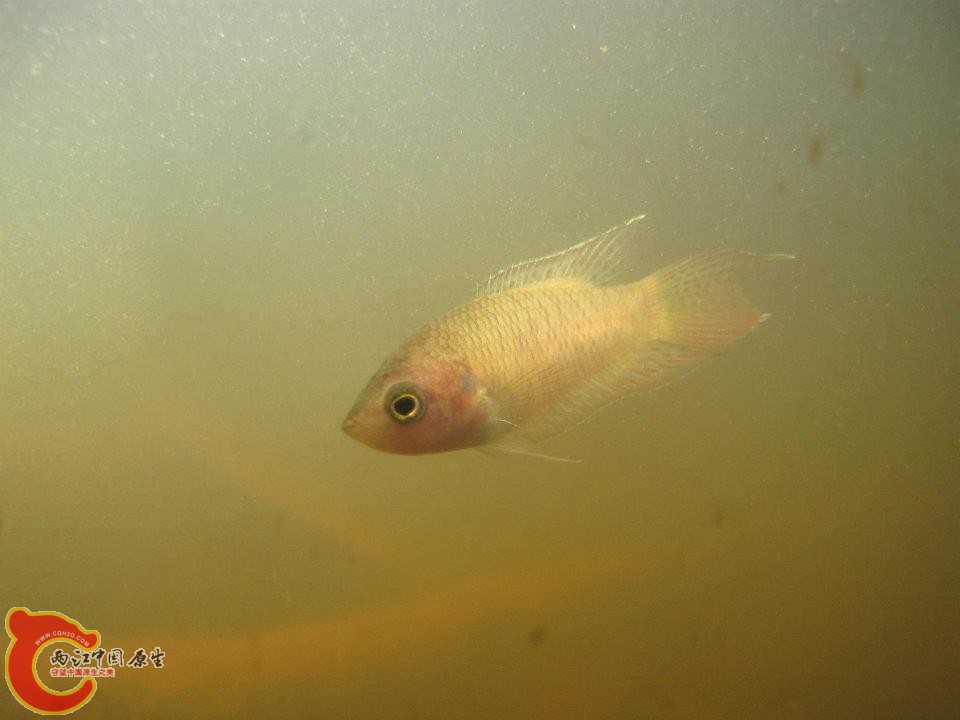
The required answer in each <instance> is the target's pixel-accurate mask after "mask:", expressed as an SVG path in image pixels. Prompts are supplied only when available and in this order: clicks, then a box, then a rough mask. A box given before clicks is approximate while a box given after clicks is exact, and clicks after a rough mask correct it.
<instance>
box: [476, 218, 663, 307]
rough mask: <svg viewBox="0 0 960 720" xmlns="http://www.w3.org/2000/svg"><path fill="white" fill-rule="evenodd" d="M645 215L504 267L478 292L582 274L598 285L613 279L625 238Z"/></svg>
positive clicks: (575, 276)
mask: <svg viewBox="0 0 960 720" xmlns="http://www.w3.org/2000/svg"><path fill="white" fill-rule="evenodd" d="M645 217H646V215H637V216H636V217H634V218H630V219H629V220H627V221H626V222H625V223H622V224H620V225H617V226H616V227H612V228H610V229H609V230H607V231H606V232H605V233H601V234H600V235H597V236H596V237H594V238H590V239H589V240H584V241H583V242H580V243H577V244H576V245H574V246H573V247H571V248H567V249H566V250H561V251H560V252H556V253H553V254H552V255H544V256H543V257H539V258H536V259H534V260H527V261H525V262H519V263H515V264H514V265H511V266H510V267H508V268H504V269H503V270H501V271H500V272H497V273H494V274H493V275H491V276H490V277H489V278H487V280H486V282H483V283H481V284H480V286H479V287H478V288H477V296H480V295H495V294H496V293H500V292H503V291H504V290H509V289H510V288H515V287H520V286H521V285H529V284H530V283H536V282H542V281H543V280H550V279H553V278H580V279H582V280H586V281H588V282H591V283H593V284H594V285H604V284H606V283H609V282H610V281H612V280H613V278H614V276H615V275H616V271H617V267H618V266H619V264H620V261H621V260H622V259H623V252H624V246H625V241H627V240H629V239H630V238H632V237H633V234H634V232H635V230H636V227H637V226H636V225H635V223H636V222H637V221H639V220H642V219H643V218H645Z"/></svg>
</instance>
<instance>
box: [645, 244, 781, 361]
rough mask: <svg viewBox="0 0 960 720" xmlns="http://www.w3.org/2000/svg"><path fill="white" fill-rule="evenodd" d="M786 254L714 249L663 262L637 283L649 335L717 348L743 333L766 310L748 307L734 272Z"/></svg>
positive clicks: (697, 345) (753, 324)
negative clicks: (662, 264) (653, 271)
mask: <svg viewBox="0 0 960 720" xmlns="http://www.w3.org/2000/svg"><path fill="white" fill-rule="evenodd" d="M790 257H791V256H790V255H753V254H752V253H747V252H740V251H738V250H715V251H711V252H705V253H701V254H699V255H693V256H691V257H688V258H684V259H683V260H678V261H677V262H675V263H672V264H670V265H667V266H666V267H665V268H662V269H661V270H658V271H657V272H655V273H653V274H652V275H648V276H647V277H645V278H644V279H643V280H640V281H638V282H637V283H636V286H637V287H638V288H639V290H640V292H641V294H642V296H643V302H644V308H645V317H646V325H647V333H648V335H649V337H650V338H651V339H655V340H661V341H664V342H669V343H673V344H675V345H680V346H684V347H688V348H703V349H705V350H706V349H709V348H716V347H721V346H723V345H728V344H730V343H732V342H733V341H735V340H736V339H738V338H740V337H742V336H744V335H746V334H747V333H748V332H750V330H752V329H753V328H755V327H756V326H757V325H758V324H760V323H761V322H762V321H763V320H765V319H766V318H767V315H765V314H763V313H761V312H760V311H759V310H757V308H755V307H754V306H753V304H752V303H751V302H750V300H749V299H747V296H746V295H745V294H744V292H743V290H742V289H741V288H740V286H739V285H738V284H737V281H736V278H735V277H734V272H735V271H736V270H739V269H742V268H745V267H748V266H750V265H753V264H755V263H757V262H759V261H764V260H780V259H789V258H790Z"/></svg>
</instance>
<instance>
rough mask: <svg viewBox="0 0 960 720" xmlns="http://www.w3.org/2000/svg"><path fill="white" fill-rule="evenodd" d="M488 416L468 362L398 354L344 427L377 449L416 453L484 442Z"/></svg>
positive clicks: (368, 388)
mask: <svg viewBox="0 0 960 720" xmlns="http://www.w3.org/2000/svg"><path fill="white" fill-rule="evenodd" d="M487 415H488V411H487V401H486V393H485V392H483V390H482V389H480V388H479V387H478V386H477V382H476V379H475V377H474V374H473V372H472V371H471V369H470V367H469V365H468V364H467V363H465V362H462V361H451V360H429V359H426V358H417V357H409V356H403V355H401V356H400V357H397V358H395V359H391V360H388V361H387V362H386V363H384V365H383V367H382V368H381V369H380V371H379V372H377V374H376V375H374V376H373V378H371V380H370V382H369V383H368V384H367V386H366V388H364V390H363V392H361V393H360V396H359V397H358V398H357V401H356V403H354V405H353V408H352V409H351V410H350V412H349V413H348V414H347V417H346V419H345V420H344V421H343V431H344V432H345V433H346V434H347V435H349V436H350V437H352V438H354V439H355V440H359V441H360V442H362V443H364V444H365V445H369V446H370V447H372V448H375V449H377V450H382V451H384V452H392V453H400V454H403V455H420V454H423V453H434V452H444V451H446V450H458V449H461V448H466V447H473V446H476V445H481V444H483V443H484V442H485V441H486V439H487V427H488V422H487Z"/></svg>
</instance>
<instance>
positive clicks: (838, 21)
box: [0, 0, 960, 719]
mask: <svg viewBox="0 0 960 720" xmlns="http://www.w3.org/2000/svg"><path fill="white" fill-rule="evenodd" d="M958 78H960V7H958V5H957V3H956V2H921V3H868V2H865V1H863V0H853V1H851V2H844V3H833V2H810V3H794V2H785V1H784V2H760V1H756V2H735V3H713V2H690V3H685V2H681V3H675V2H645V3H628V2H621V3H617V2H611V3H596V2H584V3H580V2H568V3H559V2H558V3H546V2H544V3H509V2H493V3H480V2H471V3H454V2H449V3H446V2H436V3H406V2H401V3H398V4H390V5H387V4H386V3H352V2H337V3H300V4H297V3H280V2H277V3H243V4H237V5H234V4H231V3H225V2H224V3H198V4H174V3H161V2H146V3H126V2H113V3H111V2H105V3H101V2H98V3H93V2H74V3H27V2H23V3H20V2H7V3H3V4H0V611H2V612H4V613H5V612H6V610H7V609H8V608H10V607H13V606H20V605H22V606H26V607H29V608H31V609H33V610H57V611H59V612H62V613H64V614H66V615H68V616H70V617H72V618H74V619H76V620H78V621H79V622H80V623H81V624H83V625H84V626H86V627H87V628H92V629H96V630H98V631H100V632H101V634H102V636H103V641H104V645H105V646H108V647H111V646H120V647H122V648H124V649H126V650H127V651H132V650H134V649H135V648H136V647H138V646H145V647H146V648H147V649H148V650H149V649H150V648H152V647H153V646H155V645H159V646H160V647H161V648H162V649H164V650H165V651H166V652H167V658H166V660H167V667H165V668H164V669H162V670H157V669H144V670H141V671H135V670H132V669H127V670H124V671H122V672H121V673H120V677H118V678H116V679H114V680H104V681H101V683H100V687H99V690H98V693H97V696H96V697H95V698H94V699H93V700H92V701H91V703H90V704H89V705H88V706H87V707H85V708H82V709H81V710H80V711H79V712H78V715H77V717H90V718H114V717H115V718H131V717H143V718H167V717H171V716H173V715H176V716H177V717H195V718H220V717H223V718H227V717H230V718H233V717H298V716H310V717H323V718H361V719H364V718H371V719H373V718H404V719H406V718H494V717H496V718H518V719H519V718H542V717H550V718H583V717H603V718H638V717H650V718H825V717H832V718H867V717H869V718H950V717H956V714H957V712H958V710H957V708H958V707H960V680H958V678H960V563H958V557H960V518H958V514H960V512H958V507H960V422H958V420H960V417H958V416H960V411H958V407H960V392H958V380H957V378H958V363H957V357H958V344H960V343H958V340H960V321H958V312H957V308H958V301H960V292H958V289H957V287H958V285H957V270H958V262H957V258H958V257H960V202H958V198H960V120H958V119H960V82H958ZM641 212H644V213H647V216H648V219H647V220H646V221H645V223H646V224H645V230H644V234H643V237H642V239H641V241H640V243H639V246H638V250H637V262H636V274H637V276H639V275H641V274H643V273H645V272H648V271H651V270H654V269H656V268H657V267H659V266H661V265H663V264H666V263H667V262H670V261H671V260H674V259H677V258H679V257H682V256H684V255H686V254H689V253H692V252H697V251H701V250H706V249H712V248H716V247H722V246H729V247H736V248H740V249H744V250H749V251H753V252H760V253H765V252H787V253H792V254H795V255H797V256H798V260H797V261H796V262H794V263H792V264H790V265H783V266H779V265H778V266H776V267H772V266H771V267H763V268H761V269H760V272H757V273H755V274H753V275H752V276H750V277H749V278H747V280H746V283H747V285H748V287H749V289H750V293H751V295H752V297H753V298H755V300H756V302H757V304H758V305H759V306H760V307H761V308H762V309H764V310H765V311H769V312H771V313H772V314H773V315H772V318H771V319H770V321H769V322H767V323H765V324H764V325H763V326H762V327H760V328H759V329H758V330H757V331H755V332H754V333H752V334H751V335H750V336H749V337H748V338H746V339H745V340H744V341H742V342H740V343H738V344H737V345H736V346H735V347H734V348H732V350H731V351H730V352H729V353H727V354H725V355H724V356H723V357H721V358H719V359H717V360H715V361H713V362H711V363H709V364H707V365H706V366H704V367H702V368H700V369H699V370H698V371H696V372H694V373H692V374H691V375H689V376H688V377H686V378H684V379H683V380H681V381H678V382H676V383H674V384H672V385H670V386H668V387H667V388H665V389H663V390H659V391H657V392H654V393H650V394H646V395H642V396H639V397H636V398H632V399H629V400H627V401H625V402H622V403H619V404H618V405H616V406H614V407H612V408H609V409H607V410H606V411H604V412H603V413H601V414H600V415H598V416H596V417H595V418H593V419H591V420H590V421H589V422H588V423H587V424H585V425H584V426H581V427H578V428H576V429H575V430H573V431H572V432H570V433H568V434H567V435H565V436H563V437H562V438H560V439H558V440H557V441H555V442H553V443H548V444H547V445H546V446H544V447H543V448H541V449H542V450H543V451H544V452H549V453H553V454H559V455H564V456H567V457H575V458H579V459H581V460H582V461H583V462H581V463H579V464H572V465H571V464H560V463H551V462H544V461H537V460H532V459H491V458H488V457H485V456H484V455H481V454H480V453H477V452H473V451H469V452H458V453H451V454H446V455H440V456H434V457H421V458H404V457H394V456H388V455H383V454H378V453H375V452H374V451H371V450H369V449H367V448H365V447H363V446H361V445H359V444H357V443H355V442H352V441H351V440H349V439H348V438H347V437H346V436H344V435H343V434H341V433H340V431H339V423H340V420H341V419H342V417H343V415H344V413H345V412H346V410H347V409H348V408H349V406H350V404H351V403H352V401H353V399H354V397H355V395H356V393H357V392H358V391H359V390H360V388H361V387H362V385H363V384H364V383H365V382H366V380H367V378H368V377H369V375H370V374H371V373H372V372H373V371H374V370H375V369H376V367H377V366H378V364H379V363H380V362H381V360H382V359H383V358H384V357H385V355H386V354H387V353H388V352H389V351H391V350H392V349H393V348H394V347H395V346H396V345H397V344H398V343H399V342H400V341H401V340H402V339H404V338H405V337H406V336H407V335H408V334H409V333H411V332H412V331H414V330H415V329H416V328H417V327H418V326H419V325H420V324H422V323H423V322H426V321H427V320H429V319H431V318H432V317H434V316H435V315H437V314H439V313H441V312H443V311H445V310H447V309H449V308H450V307H451V306H453V305H455V304H457V303H460V302H462V301H464V300H465V299H467V298H469V296H470V294H471V292H472V290H473V287H474V285H475V284H476V283H477V282H478V281H480V280H482V279H483V278H485V277H486V275H487V274H488V273H490V272H492V271H494V270H496V269H498V268H500V267H502V266H504V265H506V264H509V263H512V262H515V261H518V260H523V259H526V258H528V257H533V256H537V255H541V254H544V253H546V252H552V251H554V250H559V249H562V248H564V247H567V246H568V245H570V244H572V243H574V242H576V241H579V240H581V239H583V238H585V237H588V236H590V235H592V234H594V233H596V232H599V231H602V230H604V229H606V228H607V227H610V226H612V225H614V224H616V223H618V222H621V221H622V220H624V219H626V218H628V217H631V216H633V215H636V214H638V213H641ZM64 647H65V648H67V646H64ZM67 649H68V650H69V648H67ZM47 665H48V663H47V664H45V660H43V659H42V660H41V663H40V666H39V667H40V669H41V673H42V672H43V670H44V668H45V667H46V666H47ZM51 684H53V683H52V682H51ZM69 686H70V684H69V683H67V684H65V685H61V687H69ZM30 716H31V715H30V713H28V712H27V711H26V710H25V709H23V708H21V707H20V706H19V705H18V704H17V703H16V702H15V701H14V699H13V697H12V696H10V695H9V694H8V693H6V691H5V690H4V691H3V692H0V717H3V718H15V717H30Z"/></svg>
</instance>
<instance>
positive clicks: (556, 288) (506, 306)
mask: <svg viewBox="0 0 960 720" xmlns="http://www.w3.org/2000/svg"><path fill="white" fill-rule="evenodd" d="M644 217H645V216H644V215H639V216H637V217H634V218H631V219H630V220H627V221H626V222H624V223H621V224H620V225H617V226H616V227H613V228H610V229H609V230H607V231H606V232H604V233H601V234H600V235H597V236H596V237H593V238H591V239H589V240H586V241H584V242H580V243H578V244H576V245H574V246H573V247H571V248H568V249H567V250H563V251H561V252H557V253H554V254H551V255H547V256H544V257H540V258H536V259H533V260H528V261H526V262H521V263H517V264H514V265H512V266H510V267H507V268H506V269H504V270H501V271H500V272H498V273H495V274H493V275H491V276H490V277H489V279H488V280H487V281H486V282H484V283H482V284H481V285H480V286H479V287H478V289H477V292H476V295H475V296H474V298H473V299H472V300H470V301H468V302H466V303H464V304H462V305H460V306H458V307H455V308H453V309H452V310H450V311H449V312H447V313H446V314H444V315H442V316H440V317H438V318H437V319H435V320H433V321H432V322H430V323H428V324H426V325H425V326H423V327H422V328H421V329H420V330H419V331H417V332H416V333H414V334H413V335H412V336H411V337H410V338H409V339H408V340H406V341H405V342H404V343H403V344H401V345H400V347H399V348H397V350H396V351H394V352H393V354H391V355H390V356H389V357H388V358H387V359H386V360H385V361H384V362H383V364H382V365H381V367H380V369H379V370H378V371H377V372H376V373H375V374H374V375H373V377H372V378H371V379H370V381H369V382H368V383H367V385H366V387H365V388H364V389H363V390H362V391H361V393H360V394H359V396H358V397H357V400H356V402H355V403H354V405H353V407H352V408H351V409H350V411H349V412H348V413H347V416H346V418H345V419H344V421H343V424H342V429H343V431H344V432H345V433H346V434H347V435H348V436H350V437H352V438H354V439H355V440H358V441H360V442H362V443H364V444H366V445H368V446H370V447H371V448H374V449H376V450H381V451H384V452H389V453H397V454H403V455H420V454H426V453H439V452H446V451H452V450H461V449H465V448H479V449H481V450H488V451H498V450H499V451H504V452H513V453H525V454H532V455H537V454H538V453H536V452H534V451H533V450H532V449H531V448H533V447H535V446H536V445H537V444H538V443H540V442H542V441H544V440H547V439H549V438H552V437H554V436H556V435H559V434H560V433H562V432H564V431H566V430H569V429H570V428H572V427H574V426H575V425H577V424H579V423H581V422H583V421H584V420H586V419H587V418H589V417H590V416H592V415H593V414H594V413H595V412H597V411H598V410H600V409H601V408H603V407H604V406H606V405H609V404H610V403H612V402H615V401H617V400H620V399H621V398H624V397H627V396H629V395H632V394H635V393H637V392H639V391H641V390H644V389H650V388H654V387H657V386H659V385H662V384H664V383H666V382H668V381H669V380H672V379H673V378H675V377H677V376H678V375H679V374H681V373H683V372H684V371H686V370H688V369H690V368H692V367H693V366H695V365H697V364H698V363H700V362H702V361H703V360H705V359H707V358H708V357H710V356H711V355H713V354H715V353H716V352H717V351H718V350H720V349H722V348H724V347H726V346H728V345H730V344H731V343H733V342H734V341H736V340H737V339H739V338H741V337H743V336H744V335H746V334H747V333H749V332H750V331H751V330H753V329H754V328H755V327H756V326H757V325H759V324H760V323H761V322H763V321H764V320H766V319H767V317H768V315H766V314H764V313H761V312H760V311H759V310H757V309H756V308H755V307H754V306H753V304H752V303H751V302H750V300H749V299H748V298H747V297H746V295H745V294H744V292H743V291H742V289H741V288H740V286H739V285H738V283H737V280H736V277H735V273H736V272H738V271H741V270H744V269H746V268H748V267H750V266H754V265H757V264H759V263H763V262H768V261H773V260H783V259H789V258H792V256H791V255H783V254H777V255H756V254H752V253H749V252H744V251H740V250H732V249H716V250H708V251H705V252H702V253H699V254H696V255H692V256H690V257H687V258H684V259H681V260H677V261H675V262H673V263H671V264H669V265H667V266H666V267H663V268H662V269H660V270H658V271H656V272H654V273H652V274H650V275H647V276H646V277H644V278H642V279H640V280H634V281H623V280H621V278H620V275H621V266H622V265H623V264H624V259H625V256H626V253H627V252H628V250H630V249H631V247H633V246H634V245H635V236H636V234H637V228H638V227H639V225H640V224H641V223H640V222H639V221H640V220H642V219H643V218H644Z"/></svg>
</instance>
